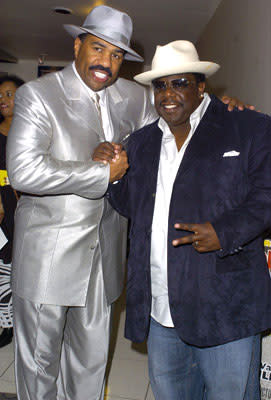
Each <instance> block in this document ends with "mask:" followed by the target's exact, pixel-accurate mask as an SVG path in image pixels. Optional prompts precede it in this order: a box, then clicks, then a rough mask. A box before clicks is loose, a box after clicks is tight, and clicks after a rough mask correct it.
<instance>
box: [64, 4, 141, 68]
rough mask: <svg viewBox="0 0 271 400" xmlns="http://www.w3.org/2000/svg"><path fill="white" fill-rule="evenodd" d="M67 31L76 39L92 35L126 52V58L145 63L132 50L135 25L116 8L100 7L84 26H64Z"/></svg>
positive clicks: (89, 15) (87, 19)
mask: <svg viewBox="0 0 271 400" xmlns="http://www.w3.org/2000/svg"><path fill="white" fill-rule="evenodd" d="M64 28H65V29H66V31H67V32H68V33H69V34H70V35H71V36H73V37H74V38H76V37H77V36H78V35H80V34H81V33H90V34H91V35H94V36H97V37H98V38H100V39H103V40H105V41H106V42H109V43H111V44H113V45H114V46H117V47H119V48H120V49H123V50H125V51H126V54H125V56H124V58H125V59H126V60H131V61H141V62H142V61H144V60H143V58H142V57H141V56H140V55H139V54H137V53H136V52H135V51H134V50H132V49H131V48H130V40H131V36H132V33H133V23H132V20H131V18H130V17H129V15H128V14H126V13H123V12H121V11H119V10H116V9H115V8H111V7H107V6H98V7H95V8H93V10H92V11H91V12H90V13H89V14H88V16H87V18H86V19H85V22H84V23H83V25H82V26H76V25H68V24H66V25H64Z"/></svg>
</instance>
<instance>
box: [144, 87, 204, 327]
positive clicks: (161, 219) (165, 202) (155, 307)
mask: <svg viewBox="0 0 271 400" xmlns="http://www.w3.org/2000/svg"><path fill="white" fill-rule="evenodd" d="M210 101H211V99H210V97H209V95H208V94H207V93H204V99H203V100H202V102H201V104H200V105H199V106H198V108H197V109H196V110H195V111H194V112H193V113H192V114H191V115H190V126H191V129H190V132H189V134H188V136H187V138H186V140H185V142H184V144H183V145H182V147H181V149H180V150H179V151H178V149H177V145H176V142H175V137H174V135H173V134H172V133H171V131H170V129H169V127H168V125H167V123H166V122H165V121H164V120H163V119H162V118H160V119H159V122H158V126H159V128H160V129H161V130H162V132H163V137H162V144H161V153H160V162H159V169H158V178H157V187H156V196H155V206H154V214H153V222H152V236H151V257H150V263H151V290H152V310H151V316H152V317H153V318H154V319H155V320H156V321H157V322H159V323H160V324H161V325H164V326H167V327H173V326H174V324H173V321H172V318H171V314H170V308H169V300H168V285H167V246H168V217H169V206H170V200H171V194H172V189H173V184H174V181H175V178H176V174H177V172H178V169H179V167H180V165H181V162H182V159H183V156H184V153H185V150H186V148H187V146H188V144H189V142H190V140H191V138H192V136H193V134H194V132H195V130H196V128H197V126H198V124H199V122H200V120H201V118H202V117H203V115H204V113H205V111H206V109H207V107H208V105H209V103H210Z"/></svg>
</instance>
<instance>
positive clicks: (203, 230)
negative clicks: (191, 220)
mask: <svg viewBox="0 0 271 400" xmlns="http://www.w3.org/2000/svg"><path fill="white" fill-rule="evenodd" d="M174 228H176V229H181V230H183V231H189V232H194V233H193V234H192V235H187V236H184V237H182V238H179V239H175V240H173V241H172V244H173V246H179V245H182V244H187V243H188V244H189V243H191V244H192V246H193V247H194V249H195V250H197V251H198V252H199V253H204V252H207V251H215V250H219V249H221V245H220V242H219V239H218V237H217V234H216V232H215V230H214V228H213V226H212V224H211V223H210V222H205V223H204V224H182V223H180V224H175V225H174Z"/></svg>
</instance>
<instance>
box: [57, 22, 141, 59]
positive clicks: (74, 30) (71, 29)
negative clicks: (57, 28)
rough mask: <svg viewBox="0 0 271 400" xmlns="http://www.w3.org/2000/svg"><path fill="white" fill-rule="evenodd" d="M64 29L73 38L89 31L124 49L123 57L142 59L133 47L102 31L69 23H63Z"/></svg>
mask: <svg viewBox="0 0 271 400" xmlns="http://www.w3.org/2000/svg"><path fill="white" fill-rule="evenodd" d="M63 26H64V29H65V30H66V31H67V32H68V33H69V34H70V35H71V36H72V37H73V38H74V39H75V38H76V37H77V36H79V35H81V34H82V33H90V34H91V35H94V36H97V37H98V38H100V39H103V40H105V41H106V42H108V43H111V44H113V45H114V46H117V47H119V48H120V49H122V50H124V51H125V52H126V53H125V55H124V58H125V59H126V60H129V61H138V62H142V61H144V59H143V58H142V57H141V56H140V55H139V54H137V53H136V52H135V51H134V50H133V49H131V48H130V47H128V46H126V45H125V44H123V43H122V42H119V41H117V40H114V39H112V38H110V37H109V36H106V35H103V34H102V33H99V32H97V31H95V30H92V29H86V28H83V27H81V26H76V25H70V24H65V25H63Z"/></svg>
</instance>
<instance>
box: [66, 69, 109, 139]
mask: <svg viewBox="0 0 271 400" xmlns="http://www.w3.org/2000/svg"><path fill="white" fill-rule="evenodd" d="M72 66H73V70H74V73H75V75H76V76H77V78H78V79H79V80H80V81H81V83H82V84H83V85H84V86H85V88H86V89H87V91H88V94H89V96H90V98H91V99H92V101H94V103H95V102H96V92H94V90H92V89H90V88H89V87H88V86H87V85H86V84H85V82H84V81H83V79H82V78H81V76H80V75H79V73H78V71H77V69H76V66H75V62H73V63H72ZM97 93H98V94H99V97H100V101H99V103H100V107H101V114H102V123H103V130H104V136H105V138H106V140H107V141H108V142H112V140H113V137H114V132H113V126H112V121H111V117H110V112H109V108H108V100H107V91H106V89H102V90H99V92H97Z"/></svg>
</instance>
